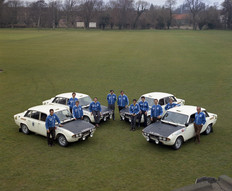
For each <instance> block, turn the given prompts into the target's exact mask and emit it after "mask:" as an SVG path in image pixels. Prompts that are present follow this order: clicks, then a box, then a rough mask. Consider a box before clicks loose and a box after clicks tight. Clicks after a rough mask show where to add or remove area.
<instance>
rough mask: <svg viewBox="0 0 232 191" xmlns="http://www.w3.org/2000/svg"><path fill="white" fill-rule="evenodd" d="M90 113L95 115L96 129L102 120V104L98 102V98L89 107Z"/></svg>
mask: <svg viewBox="0 0 232 191" xmlns="http://www.w3.org/2000/svg"><path fill="white" fill-rule="evenodd" d="M89 111H90V112H91V115H93V117H94V120H95V124H96V127H99V123H100V118H101V104H100V103H99V101H97V97H95V98H94V99H93V102H92V103H91V104H90V105H89Z"/></svg>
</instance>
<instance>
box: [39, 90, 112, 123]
mask: <svg viewBox="0 0 232 191" xmlns="http://www.w3.org/2000/svg"><path fill="white" fill-rule="evenodd" d="M56 97H60V98H66V99H69V98H71V97H72V92H69V93H62V94H58V95H56V96H55V97H52V98H51V99H48V100H45V101H43V102H42V104H43V105H48V104H49V105H59V106H63V107H66V108H67V109H69V106H68V105H63V104H59V103H52V102H53V100H54V99H55V98H56ZM85 97H90V96H89V95H87V94H83V93H77V92H76V98H77V99H80V98H85ZM88 106H89V105H85V106H82V108H83V116H84V117H88V118H89V120H90V122H92V123H94V122H95V120H94V117H93V115H91V113H90V112H89V111H88V110H84V108H85V107H88ZM103 115H104V114H103ZM103 115H102V116H101V118H100V120H102V119H104V118H103ZM111 117H112V114H110V118H111ZM104 121H106V119H104Z"/></svg>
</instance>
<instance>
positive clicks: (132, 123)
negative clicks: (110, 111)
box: [131, 115, 138, 130]
mask: <svg viewBox="0 0 232 191" xmlns="http://www.w3.org/2000/svg"><path fill="white" fill-rule="evenodd" d="M137 117H138V115H135V116H133V115H132V116H131V130H135V126H136V119H137Z"/></svg>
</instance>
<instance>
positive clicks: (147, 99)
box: [138, 97, 154, 107]
mask: <svg viewBox="0 0 232 191" xmlns="http://www.w3.org/2000/svg"><path fill="white" fill-rule="evenodd" d="M140 101H142V100H141V98H139V100H138V103H139V102H140ZM145 101H147V102H148V105H149V106H150V107H151V106H153V105H154V99H153V98H149V97H145Z"/></svg>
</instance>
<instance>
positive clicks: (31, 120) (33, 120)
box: [27, 110, 40, 133]
mask: <svg viewBox="0 0 232 191" xmlns="http://www.w3.org/2000/svg"><path fill="white" fill-rule="evenodd" d="M39 116H40V112H38V111H34V110H32V111H31V113H30V117H28V118H27V126H28V128H29V130H30V131H33V132H35V133H38V132H37V131H38V124H39Z"/></svg>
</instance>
